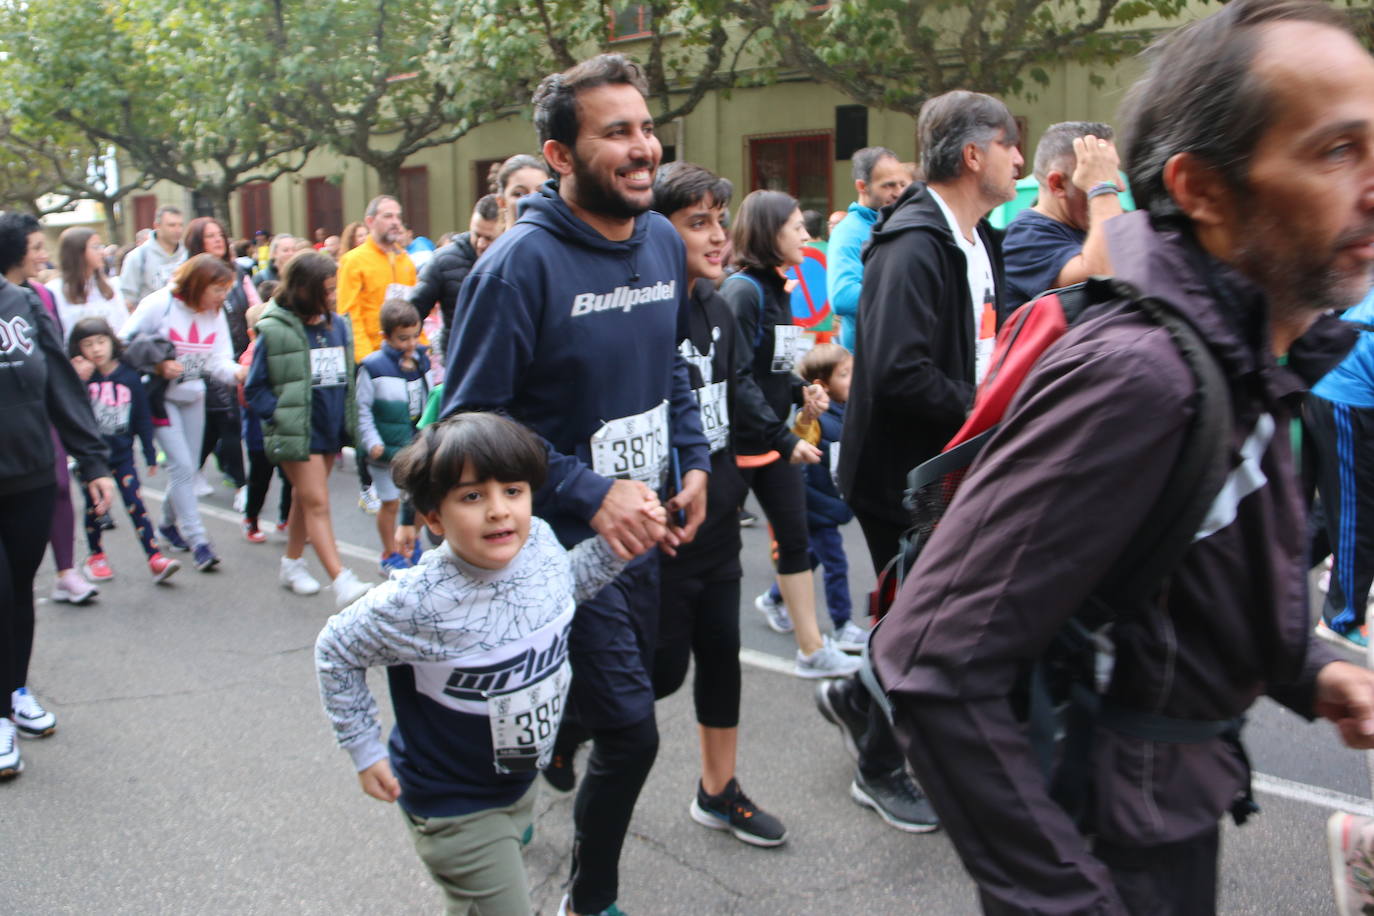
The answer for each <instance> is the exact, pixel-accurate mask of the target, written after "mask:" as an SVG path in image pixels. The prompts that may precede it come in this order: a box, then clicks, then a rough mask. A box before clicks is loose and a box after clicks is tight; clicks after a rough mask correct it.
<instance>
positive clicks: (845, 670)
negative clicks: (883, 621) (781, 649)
mask: <svg viewBox="0 0 1374 916" xmlns="http://www.w3.org/2000/svg"><path fill="white" fill-rule="evenodd" d="M861 664H863V662H862V660H861V659H858V658H855V657H854V656H852V655H845V654H844V653H843V652H841V651H840V650H839V649H837V648H836V647H835V644H834V643H833V642H831V641H830V637H829V636H827V637H825V642H823V643H821V647H820V648H819V649H817V650H816V651H815V652H812V653H811V654H810V655H802V653H801V650H800V649H798V650H797V661H796V664H795V666H794V667H793V668H792V673H793V674H795V675H796V676H797V677H808V678H815V677H848V676H849V675H851V674H853V673H854V672H855V671H858V670H859V665H861Z"/></svg>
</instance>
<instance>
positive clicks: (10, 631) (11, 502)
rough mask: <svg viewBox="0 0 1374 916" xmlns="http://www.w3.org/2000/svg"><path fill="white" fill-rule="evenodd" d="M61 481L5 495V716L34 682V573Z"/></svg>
mask: <svg viewBox="0 0 1374 916" xmlns="http://www.w3.org/2000/svg"><path fill="white" fill-rule="evenodd" d="M56 499H57V486H56V484H55V483H50V484H48V485H47V486H43V487H39V488H38V489H36V490H25V491H23V492H22V493H6V494H5V495H4V496H3V497H0V715H4V716H9V715H10V714H11V713H13V712H14V710H13V708H12V707H11V706H10V694H11V693H12V692H13V691H15V690H18V689H19V688H20V687H23V686H24V685H26V684H27V683H28V681H29V657H30V656H31V655H32V654H33V577H34V574H35V573H37V572H38V564H40V563H41V562H43V552H44V551H45V550H47V549H48V533H49V529H50V526H51V525H52V507H53V503H54V501H55V500H56Z"/></svg>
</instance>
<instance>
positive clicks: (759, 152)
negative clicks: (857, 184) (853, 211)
mask: <svg viewBox="0 0 1374 916" xmlns="http://www.w3.org/2000/svg"><path fill="white" fill-rule="evenodd" d="M832 140H833V138H832V137H831V135H830V133H829V132H826V133H818V134H800V135H798V134H793V135H789V136H783V137H752V138H750V139H749V141H748V142H749V188H750V190H753V191H757V190H759V189H766V190H769V191H782V192H783V193H786V194H790V195H792V196H793V197H795V198H796V199H797V202H798V203H799V204H800V205H801V208H802V209H803V210H818V211H820V212H821V213H829V212H830V209H831V207H830V166H831V161H832V154H831V147H832Z"/></svg>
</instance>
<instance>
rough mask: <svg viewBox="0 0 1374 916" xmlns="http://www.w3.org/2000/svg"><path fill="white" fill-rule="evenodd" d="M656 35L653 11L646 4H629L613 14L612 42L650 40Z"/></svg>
mask: <svg viewBox="0 0 1374 916" xmlns="http://www.w3.org/2000/svg"><path fill="white" fill-rule="evenodd" d="M652 34H654V22H653V10H651V9H649V7H648V5H647V4H644V3H627V4H625V5H624V6H622V7H621V8H620V9H619V11H617V12H614V13H612V14H611V36H610V38H611V41H627V40H629V39H631V38H648V37H649V36H650V35H652Z"/></svg>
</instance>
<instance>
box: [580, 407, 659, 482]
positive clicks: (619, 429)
mask: <svg viewBox="0 0 1374 916" xmlns="http://www.w3.org/2000/svg"><path fill="white" fill-rule="evenodd" d="M591 448H592V470H593V471H596V473H598V474H600V475H601V476H602V477H620V478H628V479H630V480H638V481H640V482H641V483H645V484H648V485H649V486H650V487H652V488H653V489H655V490H657V489H659V488H660V487H662V486H663V482H664V480H665V479H666V478H667V476H668V402H667V401H664V402H662V403H661V404H659V405H658V406H657V407H651V408H650V409H648V410H646V411H644V412H643V413H639V414H635V415H634V416H632V417H621V418H620V419H619V420H611V421H610V422H609V423H607V424H606V425H605V426H602V427H601V428H600V429H598V430H597V431H596V432H595V433H593V434H592V440H591Z"/></svg>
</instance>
